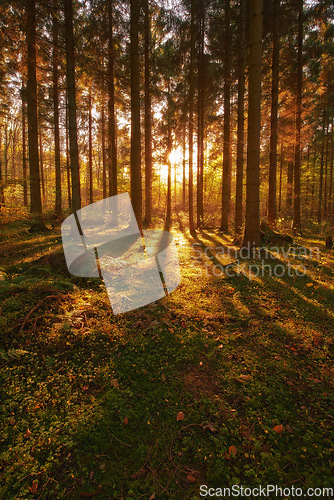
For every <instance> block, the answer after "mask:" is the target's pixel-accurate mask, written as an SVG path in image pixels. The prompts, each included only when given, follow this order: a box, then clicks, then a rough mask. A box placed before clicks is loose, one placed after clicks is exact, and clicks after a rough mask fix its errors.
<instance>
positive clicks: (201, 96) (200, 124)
mask: <svg viewBox="0 0 334 500" xmlns="http://www.w3.org/2000/svg"><path fill="white" fill-rule="evenodd" d="M204 34H205V12H204V0H200V3H199V19H198V88H197V227H200V226H201V225H202V223H203V216H204V207H203V196H204V194H203V189H204V185H203V182H204V114H205V110H204V106H205V62H204Z"/></svg>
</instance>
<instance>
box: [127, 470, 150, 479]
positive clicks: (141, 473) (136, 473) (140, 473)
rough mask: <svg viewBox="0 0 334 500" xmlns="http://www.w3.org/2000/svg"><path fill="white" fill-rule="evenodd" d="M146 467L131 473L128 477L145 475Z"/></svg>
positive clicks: (135, 477)
mask: <svg viewBox="0 0 334 500" xmlns="http://www.w3.org/2000/svg"><path fill="white" fill-rule="evenodd" d="M147 472H148V471H147V469H140V470H139V471H137V472H134V473H133V474H131V476H130V479H139V478H141V477H145V476H146V475H147Z"/></svg>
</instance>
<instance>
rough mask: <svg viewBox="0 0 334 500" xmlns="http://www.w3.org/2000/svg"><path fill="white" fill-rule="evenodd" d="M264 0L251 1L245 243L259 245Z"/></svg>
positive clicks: (252, 245) (251, 245)
mask: <svg viewBox="0 0 334 500" xmlns="http://www.w3.org/2000/svg"><path fill="white" fill-rule="evenodd" d="M262 9H263V0H251V1H250V14H249V15H250V19H249V21H250V33H249V93H248V139H247V184H246V221H245V234H244V239H243V244H244V245H248V244H249V246H250V247H251V248H252V247H254V246H257V245H260V243H261V236H260V192H259V188H260V132H261V62H262V21H263V12H262Z"/></svg>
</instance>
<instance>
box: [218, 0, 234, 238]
mask: <svg viewBox="0 0 334 500" xmlns="http://www.w3.org/2000/svg"><path fill="white" fill-rule="evenodd" d="M230 17H231V16H230V0H225V28H224V146H223V181H222V216H221V223H220V229H221V230H222V231H228V219H229V215H230V204H231V48H230V42H231V26H230V24H231V19H230Z"/></svg>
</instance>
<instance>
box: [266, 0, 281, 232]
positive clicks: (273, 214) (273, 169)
mask: <svg viewBox="0 0 334 500" xmlns="http://www.w3.org/2000/svg"><path fill="white" fill-rule="evenodd" d="M279 10H280V0H273V57H272V83H271V118H270V121H271V126H270V156H269V200H268V223H269V225H270V226H274V225H275V222H276V218H277V207H276V175H277V129H278V94H279V89H278V86H279V51H280V47H279V22H280V17H279Z"/></svg>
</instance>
